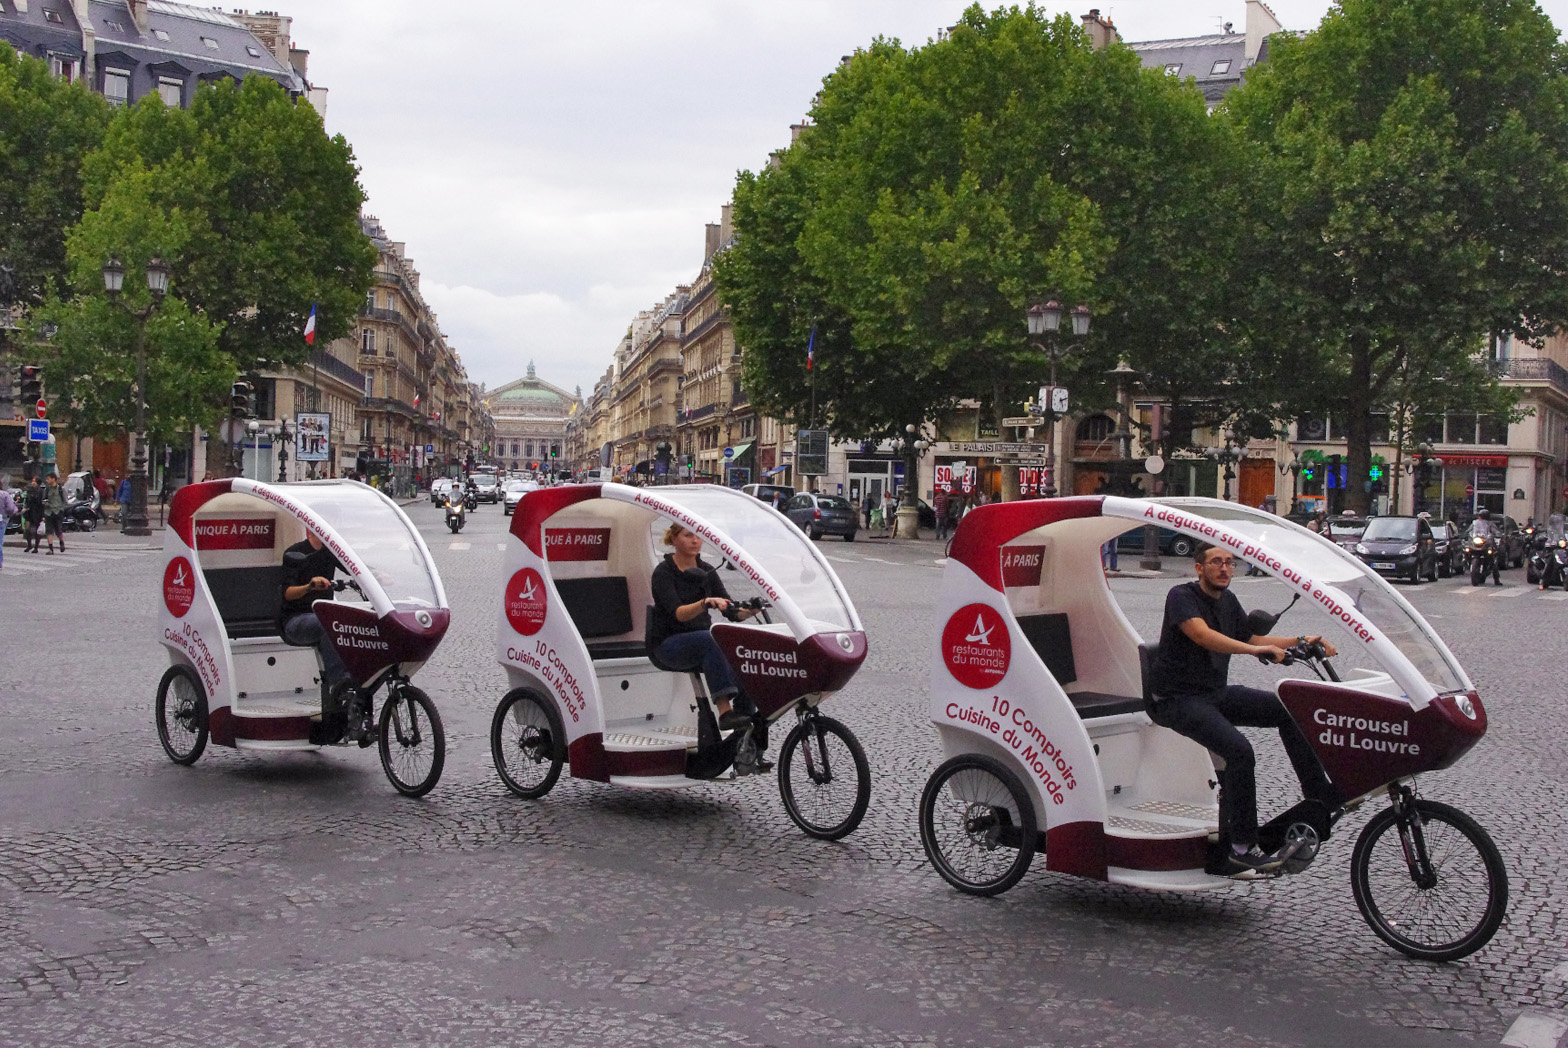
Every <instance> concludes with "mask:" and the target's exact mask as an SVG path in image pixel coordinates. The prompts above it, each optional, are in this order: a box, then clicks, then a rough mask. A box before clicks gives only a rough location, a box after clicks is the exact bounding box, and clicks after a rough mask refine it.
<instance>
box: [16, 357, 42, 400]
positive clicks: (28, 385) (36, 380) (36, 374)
mask: <svg viewBox="0 0 1568 1048" xmlns="http://www.w3.org/2000/svg"><path fill="white" fill-rule="evenodd" d="M16 384H17V385H18V386H19V387H21V393H20V394H19V396H18V399H19V400H21V402H22V406H23V407H31V406H32V405H33V403H34V402H35V401H39V400H42V399H43V398H44V369H43V368H40V367H34V366H33V365H31V364H24V365H22V366H21V367H19V368H17V369H16Z"/></svg>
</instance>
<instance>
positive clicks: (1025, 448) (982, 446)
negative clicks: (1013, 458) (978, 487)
mask: <svg viewBox="0 0 1568 1048" xmlns="http://www.w3.org/2000/svg"><path fill="white" fill-rule="evenodd" d="M953 450H954V451H956V452H958V453H959V454H962V455H1038V454H1040V445H1039V444H1017V443H1010V442H1008V441H1005V440H955V441H954V442H953Z"/></svg>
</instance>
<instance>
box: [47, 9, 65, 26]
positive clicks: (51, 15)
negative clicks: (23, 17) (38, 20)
mask: <svg viewBox="0 0 1568 1048" xmlns="http://www.w3.org/2000/svg"><path fill="white" fill-rule="evenodd" d="M44 21H45V22H50V23H53V24H54V25H65V19H63V18H61V17H60V12H58V11H56V10H55V9H54V8H52V7H46V8H44Z"/></svg>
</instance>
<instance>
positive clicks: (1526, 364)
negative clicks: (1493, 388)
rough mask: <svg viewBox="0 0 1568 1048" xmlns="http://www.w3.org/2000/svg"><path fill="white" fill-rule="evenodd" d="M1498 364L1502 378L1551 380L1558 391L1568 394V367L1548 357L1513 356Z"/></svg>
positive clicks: (1536, 380)
mask: <svg viewBox="0 0 1568 1048" xmlns="http://www.w3.org/2000/svg"><path fill="white" fill-rule="evenodd" d="M1498 365H1499V366H1498V368H1497V370H1498V371H1499V372H1500V377H1502V378H1511V379H1519V380H1522V381H1527V382H1528V381H1534V382H1549V383H1551V384H1552V385H1553V386H1555V387H1557V390H1558V392H1560V393H1565V394H1568V368H1565V367H1563V366H1562V365H1561V364H1559V363H1557V361H1555V360H1552V359H1550V358H1548V357H1511V358H1509V359H1508V360H1501V361H1498Z"/></svg>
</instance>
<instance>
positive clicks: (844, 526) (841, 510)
mask: <svg viewBox="0 0 1568 1048" xmlns="http://www.w3.org/2000/svg"><path fill="white" fill-rule="evenodd" d="M784 515H785V516H787V517H788V518H789V519H790V520H792V521H794V522H795V523H796V524H798V525H799V526H800V530H801V531H804V532H806V533H807V534H808V535H810V536H811V537H812V538H814V539H820V538H821V537H822V536H823V535H842V536H843V537H844V541H845V542H854V541H855V533H856V532H857V531H859V530H860V521H859V520H858V519H857V517H856V515H855V511H854V509H853V508H852V507H851V506H850V504H849V500H848V499H846V498H844V497H843V496H842V495H817V494H813V493H812V492H809V491H805V492H801V493H800V494H798V495H796V496H795V497H794V498H792V499H790V500H789V501H788V502H786V503H785V504H784Z"/></svg>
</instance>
